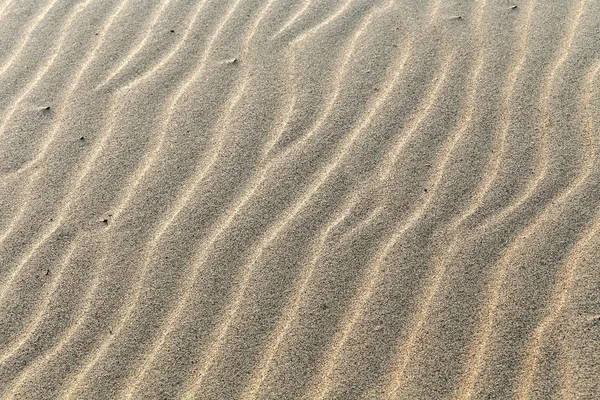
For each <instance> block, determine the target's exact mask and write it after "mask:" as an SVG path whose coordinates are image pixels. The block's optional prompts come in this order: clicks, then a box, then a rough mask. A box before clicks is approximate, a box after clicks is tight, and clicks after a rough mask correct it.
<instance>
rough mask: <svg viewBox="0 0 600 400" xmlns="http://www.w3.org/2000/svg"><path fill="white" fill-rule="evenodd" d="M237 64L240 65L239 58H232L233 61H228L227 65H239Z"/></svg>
mask: <svg viewBox="0 0 600 400" xmlns="http://www.w3.org/2000/svg"><path fill="white" fill-rule="evenodd" d="M237 63H238V59H237V58H232V59H231V60H227V64H231V65H234V64H237Z"/></svg>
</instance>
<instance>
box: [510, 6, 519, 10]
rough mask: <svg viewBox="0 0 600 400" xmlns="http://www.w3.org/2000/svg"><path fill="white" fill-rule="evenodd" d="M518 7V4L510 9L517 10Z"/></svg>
mask: <svg viewBox="0 0 600 400" xmlns="http://www.w3.org/2000/svg"><path fill="white" fill-rule="evenodd" d="M517 8H518V7H517V6H511V7H510V9H511V10H516V9H517Z"/></svg>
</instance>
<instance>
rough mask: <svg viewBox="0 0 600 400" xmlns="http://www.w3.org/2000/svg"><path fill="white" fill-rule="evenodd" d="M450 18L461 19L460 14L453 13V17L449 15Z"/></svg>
mask: <svg viewBox="0 0 600 400" xmlns="http://www.w3.org/2000/svg"><path fill="white" fill-rule="evenodd" d="M450 19H462V15H455V16H453V17H450Z"/></svg>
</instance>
